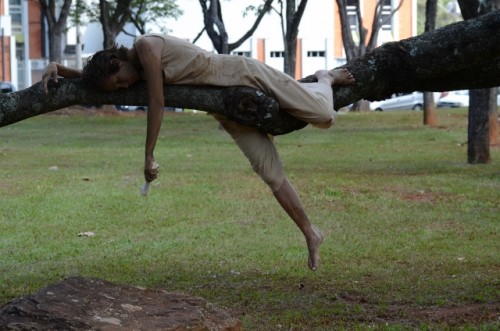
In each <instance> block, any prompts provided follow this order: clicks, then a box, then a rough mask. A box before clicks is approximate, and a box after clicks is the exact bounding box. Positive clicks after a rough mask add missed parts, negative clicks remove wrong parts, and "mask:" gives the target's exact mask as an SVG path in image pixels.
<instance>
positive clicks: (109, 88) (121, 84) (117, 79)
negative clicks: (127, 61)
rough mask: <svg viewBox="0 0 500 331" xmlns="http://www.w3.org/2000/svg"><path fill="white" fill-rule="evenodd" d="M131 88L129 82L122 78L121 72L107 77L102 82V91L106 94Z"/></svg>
mask: <svg viewBox="0 0 500 331" xmlns="http://www.w3.org/2000/svg"><path fill="white" fill-rule="evenodd" d="M129 86H130V83H129V81H128V80H126V79H124V78H123V77H122V76H120V71H118V72H117V73H116V74H113V75H111V76H109V77H107V78H106V79H104V80H103V82H102V90H103V91H105V92H114V91H116V90H119V89H122V88H128V87H129Z"/></svg>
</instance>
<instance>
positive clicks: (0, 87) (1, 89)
mask: <svg viewBox="0 0 500 331" xmlns="http://www.w3.org/2000/svg"><path fill="white" fill-rule="evenodd" d="M15 91H16V87H15V86H14V84H12V83H11V82H3V81H0V93H10V92H15Z"/></svg>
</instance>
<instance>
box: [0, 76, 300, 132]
mask: <svg viewBox="0 0 500 331" xmlns="http://www.w3.org/2000/svg"><path fill="white" fill-rule="evenodd" d="M164 95H165V105H166V106H171V107H179V108H191V109H198V110H204V111H207V112H210V113H219V114H223V115H225V116H227V117H229V118H231V119H233V120H235V121H237V122H240V123H242V124H245V125H249V126H255V127H258V128H260V129H261V130H263V131H265V132H268V133H271V134H275V135H280V134H285V133H288V132H290V131H293V130H298V129H301V128H303V127H304V126H306V123H304V122H302V121H300V120H298V119H296V118H295V117H292V116H291V115H289V114H288V113H286V112H282V111H280V110H279V107H278V103H277V102H276V100H275V99H273V98H269V97H267V96H266V95H264V93H262V92H261V91H260V90H258V89H255V88H249V87H230V88H227V87H209V86H181V85H169V86H165V87H164ZM147 102H148V91H147V85H146V83H145V82H143V83H139V84H137V85H134V86H132V87H130V88H128V89H126V90H118V91H116V92H112V93H109V92H98V91H95V90H89V89H87V88H85V87H84V86H83V85H82V82H81V79H59V84H58V85H57V86H52V87H51V88H50V91H49V94H48V95H45V94H44V93H43V90H42V87H41V84H40V83H37V84H35V85H33V86H31V87H30V88H27V89H25V90H21V91H18V92H14V93H8V94H0V127H1V126H6V125H9V124H12V123H16V122H19V121H22V120H24V119H27V118H30V117H33V116H37V115H40V114H44V113H48V112H51V111H54V110H57V109H61V108H64V107H68V106H73V105H79V104H121V105H147Z"/></svg>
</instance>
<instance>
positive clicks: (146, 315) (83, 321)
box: [0, 277, 242, 331]
mask: <svg viewBox="0 0 500 331" xmlns="http://www.w3.org/2000/svg"><path fill="white" fill-rule="evenodd" d="M241 328H242V327H241V322H240V321H239V320H238V319H235V318H232V317H231V316H229V314H228V313H227V312H225V311H223V310H222V309H220V308H217V307H215V306H213V305H212V304H210V303H208V302H207V301H205V300H204V299H203V298H199V297H193V296H189V295H185V294H178V293H169V292H164V291H155V290H149V289H144V288H138V287H134V286H128V285H117V284H113V283H110V282H107V281H105V280H101V279H96V278H84V277H72V278H68V279H66V280H64V281H62V282H60V283H57V284H53V285H49V286H47V287H45V288H43V289H42V290H40V291H39V292H37V293H35V294H32V295H29V296H27V297H23V298H20V299H15V300H13V301H11V302H9V303H7V304H6V305H5V306H3V307H2V309H1V310H0V330H176V331H180V330H228V331H232V330H235V331H236V330H241Z"/></svg>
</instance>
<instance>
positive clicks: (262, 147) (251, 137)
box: [213, 83, 336, 192]
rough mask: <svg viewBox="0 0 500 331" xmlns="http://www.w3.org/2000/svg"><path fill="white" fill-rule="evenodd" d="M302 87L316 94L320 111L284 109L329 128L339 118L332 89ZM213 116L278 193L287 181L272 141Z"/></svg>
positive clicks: (255, 131)
mask: <svg viewBox="0 0 500 331" xmlns="http://www.w3.org/2000/svg"><path fill="white" fill-rule="evenodd" d="M303 85H305V87H306V88H307V90H308V92H309V93H313V94H314V95H315V96H316V98H315V99H316V100H315V101H314V102H315V103H317V104H319V105H321V108H320V109H317V108H316V109H312V110H311V111H303V110H297V109H295V110H293V109H292V110H289V109H285V110H286V111H287V112H289V113H290V114H291V115H293V116H295V117H297V118H299V119H301V120H303V121H305V122H307V123H310V124H312V125H314V126H316V127H319V128H328V127H330V126H331V125H332V124H333V123H334V122H335V118H336V113H335V111H334V110H333V96H332V90H331V87H330V86H329V85H327V84H318V83H310V84H303ZM293 98H294V96H290V99H292V100H289V101H290V103H292V101H293ZM301 103H304V100H301ZM316 106H317V105H316ZM213 116H214V117H215V118H216V119H217V120H218V121H219V123H220V124H221V125H222V126H223V127H224V129H225V130H226V131H227V132H228V133H229V135H231V137H232V138H233V140H234V141H235V142H236V144H237V145H238V147H239V148H240V149H241V151H242V152H243V154H244V155H245V156H246V157H247V159H248V160H249V161H250V165H251V166H252V169H253V170H254V171H255V172H256V173H257V174H258V175H259V176H260V178H262V180H263V181H264V182H265V183H266V184H267V185H268V186H269V187H270V189H271V190H272V191H273V192H276V191H278V190H279V189H280V188H281V185H282V184H283V181H284V180H285V172H284V170H283V164H282V162H281V159H280V157H279V154H278V151H277V150H276V146H275V145H274V143H273V141H272V138H271V137H270V136H269V135H267V134H265V133H263V132H261V131H259V130H258V129H257V128H254V127H249V126H245V125H242V124H239V123H237V122H234V121H232V120H229V119H227V118H226V117H224V116H222V115H219V114H214V115H213Z"/></svg>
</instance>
